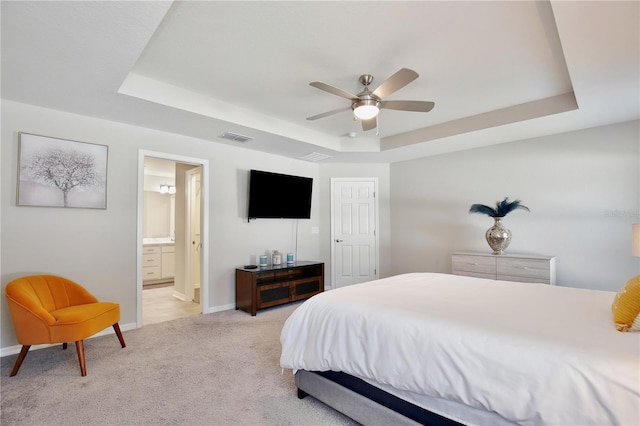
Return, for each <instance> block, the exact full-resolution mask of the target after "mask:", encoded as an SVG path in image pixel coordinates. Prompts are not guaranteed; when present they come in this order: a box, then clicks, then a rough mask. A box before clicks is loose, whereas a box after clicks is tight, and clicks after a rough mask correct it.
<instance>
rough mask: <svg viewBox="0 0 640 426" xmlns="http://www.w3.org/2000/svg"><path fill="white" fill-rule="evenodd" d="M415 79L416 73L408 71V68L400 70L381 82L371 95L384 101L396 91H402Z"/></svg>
mask: <svg viewBox="0 0 640 426" xmlns="http://www.w3.org/2000/svg"><path fill="white" fill-rule="evenodd" d="M416 78H418V73H417V72H415V71H414V70H410V69H409V68H402V69H401V70H400V71H398V72H396V73H395V74H394V75H392V76H391V77H389V78H388V79H386V80H385V81H383V82H382V84H380V86H378V88H377V89H376V90H374V91H373V94H374V95H376V96H377V97H379V98H381V99H384V98H385V97H387V96H389V95H390V94H392V93H393V92H395V91H396V90H398V89H402V88H403V87H404V86H406V85H407V84H409V83H411V82H412V81H413V80H415V79H416Z"/></svg>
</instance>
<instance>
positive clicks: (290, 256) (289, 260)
mask: <svg viewBox="0 0 640 426" xmlns="http://www.w3.org/2000/svg"><path fill="white" fill-rule="evenodd" d="M294 259H295V258H294V257H293V253H287V265H291V264H293V263H294V262H295V260H294Z"/></svg>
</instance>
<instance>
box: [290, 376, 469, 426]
mask: <svg viewBox="0 0 640 426" xmlns="http://www.w3.org/2000/svg"><path fill="white" fill-rule="evenodd" d="M295 383H296V386H297V387H298V398H300V399H302V398H304V397H306V396H307V395H311V396H312V397H314V398H316V399H317V400H319V401H322V402H323V403H325V404H327V405H328V406H330V407H332V408H334V409H335V410H337V411H339V412H341V413H342V414H344V415H346V416H347V417H350V418H352V419H353V420H355V421H357V422H358V423H361V424H364V425H370V424H387V425H391V424H393V425H416V424H422V425H433V426H460V423H458V422H455V421H453V420H451V419H448V418H446V417H442V416H440V415H439V414H435V413H433V412H431V411H428V410H426V409H424V408H422V407H418V406H417V405H414V404H412V403H410V402H407V401H405V400H403V399H401V398H398V397H397V396H395V395H391V394H390V393H388V392H385V391H383V390H381V389H379V388H377V387H375V386H372V385H370V384H369V383H367V382H365V381H364V380H361V379H359V378H357V377H353V376H350V375H348V374H345V373H340V372H336V371H323V372H319V371H305V370H298V371H297V372H296V374H295Z"/></svg>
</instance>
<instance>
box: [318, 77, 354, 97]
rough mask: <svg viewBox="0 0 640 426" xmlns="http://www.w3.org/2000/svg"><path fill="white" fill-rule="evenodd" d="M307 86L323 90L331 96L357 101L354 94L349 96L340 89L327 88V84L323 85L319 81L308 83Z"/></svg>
mask: <svg viewBox="0 0 640 426" xmlns="http://www.w3.org/2000/svg"><path fill="white" fill-rule="evenodd" d="M309 86H313V87H315V88H316V89H320V90H324V91H325V92H329V93H331V94H333V95H338V96H342V97H343V98H347V99H349V100H354V99H358V97H357V96H356V95H354V94H351V93H349V92H347V91H345V90H342V89H338V88H337V87H333V86H329V85H328V84H327V83H323V82H321V81H313V82H311V83H309Z"/></svg>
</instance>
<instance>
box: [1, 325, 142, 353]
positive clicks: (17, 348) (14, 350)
mask: <svg viewBox="0 0 640 426" xmlns="http://www.w3.org/2000/svg"><path fill="white" fill-rule="evenodd" d="M136 328H137V327H136V323H135V322H131V323H128V324H120V330H121V331H129V330H134V329H136ZM107 334H116V333H115V331H114V330H113V327H108V328H105V329H104V330H102V331H101V332H100V333H96V334H94V335H93V336H91V337H89V339H93V338H94V337H98V336H106V335H107ZM125 341H126V340H125ZM58 345H60V343H54V344H45V345H33V346H31V349H29V350H30V351H34V350H38V349H44V348H50V347H51V346H58ZM20 349H22V345H15V346H8V347H6V348H0V358H2V357H5V356H8V355H15V354H17V353H20Z"/></svg>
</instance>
